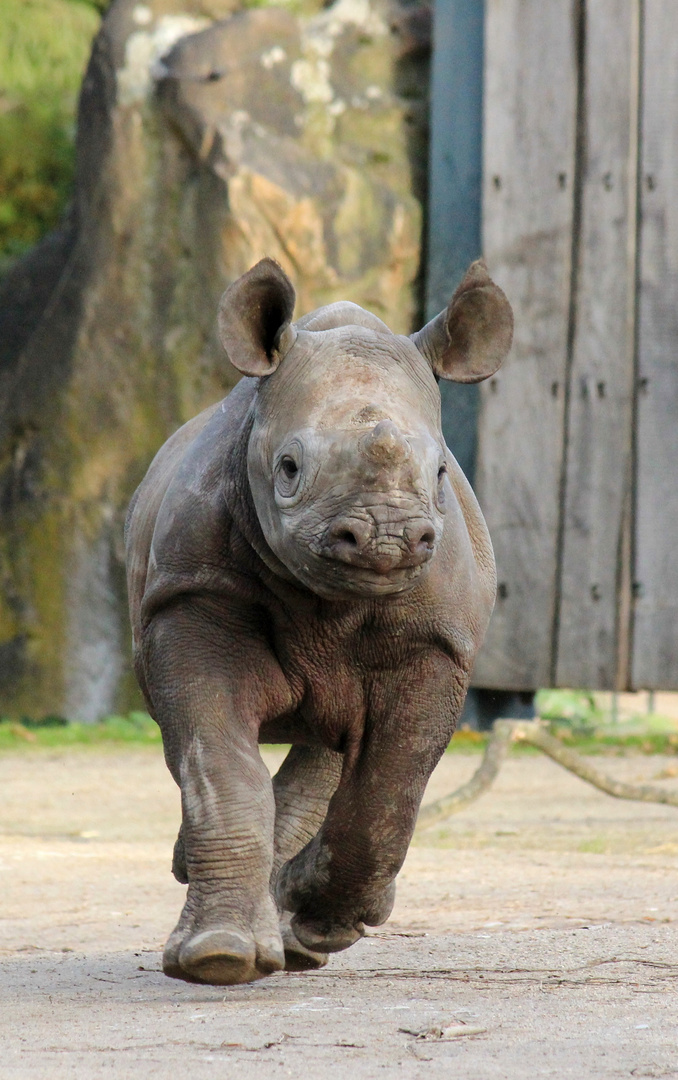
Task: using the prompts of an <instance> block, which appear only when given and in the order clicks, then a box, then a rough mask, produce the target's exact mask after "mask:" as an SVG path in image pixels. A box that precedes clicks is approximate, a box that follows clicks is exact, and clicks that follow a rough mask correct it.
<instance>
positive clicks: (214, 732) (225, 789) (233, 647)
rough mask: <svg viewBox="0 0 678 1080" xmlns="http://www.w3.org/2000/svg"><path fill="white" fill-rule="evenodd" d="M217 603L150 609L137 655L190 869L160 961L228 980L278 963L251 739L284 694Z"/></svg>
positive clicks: (184, 973)
mask: <svg viewBox="0 0 678 1080" xmlns="http://www.w3.org/2000/svg"><path fill="white" fill-rule="evenodd" d="M216 614H217V613H216V612H215V611H213V610H210V606H209V604H208V603H207V602H195V601H194V602H191V603H185V604H181V605H177V606H176V607H174V608H172V609H170V610H168V611H166V612H162V613H160V614H159V615H157V616H156V617H155V618H154V620H153V621H152V623H151V625H150V627H149V628H148V630H147V632H146V634H145V638H144V666H145V670H146V674H147V681H148V689H149V696H150V698H151V701H152V704H153V710H154V715H155V717H156V719H157V720H158V723H159V724H160V727H161V730H162V734H163V743H164V748H165V758H166V760H167V764H168V766H169V768H170V771H171V772H172V775H173V776H174V778H175V780H176V781H177V783H178V784H179V786H180V788H181V802H182V818H183V822H182V830H181V839H182V841H183V849H184V865H183V866H182V867H181V870H183V871H184V872H185V876H186V877H187V879H188V892H187V896H186V903H185V905H184V909H183V911H182V913H181V917H180V919H179V922H178V924H177V926H176V928H175V930H174V931H173V933H172V934H171V935H170V938H169V940H168V942H167V945H166V947H165V952H164V956H163V968H164V970H165V972H166V973H167V974H168V975H171V976H173V977H174V978H179V979H186V980H188V981H198V982H208V983H217V984H230V983H241V982H249V981H252V980H253V979H257V978H261V977H262V976H264V975H268V974H270V973H271V972H273V971H278V970H280V969H281V968H282V967H283V966H284V954H283V947H282V940H281V936H280V930H279V926H278V911H277V909H276V905H275V903H274V901H273V898H272V896H271V891H270V876H271V870H272V866H273V834H274V822H275V802H274V798H273V787H272V784H271V779H270V777H269V774H268V770H267V769H266V766H265V765H264V763H263V761H262V759H261V756H260V754H259V748H258V743H257V738H258V730H259V724H260V721H261V719H262V718H264V717H265V716H267V715H268V714H269V712H270V711H273V712H275V711H276V708H280V705H281V704H284V703H282V702H278V701H277V700H276V695H283V696H284V680H283V679H282V675H281V673H280V672H279V670H276V664H275V661H274V659H273V658H272V657H271V656H270V654H268V652H267V650H266V647H265V645H264V644H263V643H258V642H257V638H256V634H255V633H254V632H253V631H252V628H251V627H250V628H248V627H240V628H239V634H238V636H237V639H236V641H235V643H234V642H233V641H232V640H231V639H230V638H229V637H228V636H227V635H226V634H225V633H224V631H223V627H221V626H219V624H218V622H216V619H215V616H216ZM180 846H181V845H180ZM178 861H181V859H180V853H179V859H178Z"/></svg>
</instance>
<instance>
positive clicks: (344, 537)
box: [337, 529, 358, 547]
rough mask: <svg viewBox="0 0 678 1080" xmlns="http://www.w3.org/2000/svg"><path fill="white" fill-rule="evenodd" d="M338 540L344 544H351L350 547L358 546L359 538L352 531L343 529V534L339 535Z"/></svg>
mask: <svg viewBox="0 0 678 1080" xmlns="http://www.w3.org/2000/svg"><path fill="white" fill-rule="evenodd" d="M337 540H339V541H341V542H342V543H344V544H349V545H350V547H357V546H358V540H357V537H356V536H355V534H354V533H352V532H351V530H350V529H342V530H341V532H339V533H337Z"/></svg>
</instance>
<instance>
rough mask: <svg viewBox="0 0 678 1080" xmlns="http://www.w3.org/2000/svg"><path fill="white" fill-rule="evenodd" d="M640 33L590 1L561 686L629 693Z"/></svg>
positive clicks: (606, 0)
mask: <svg viewBox="0 0 678 1080" xmlns="http://www.w3.org/2000/svg"><path fill="white" fill-rule="evenodd" d="M638 37H639V2H638V0H596V2H595V3H590V4H588V5H587V13H586V27H585V38H584V42H585V44H584V50H583V54H584V83H583V86H584V91H583V107H584V115H585V125H584V137H583V145H582V146H581V147H580V152H581V153H582V155H583V157H582V163H581V168H582V177H581V212H580V230H579V237H578V240H577V253H578V259H577V264H578V268H577V274H576V277H575V282H576V286H575V288H576V292H575V303H574V309H573V310H574V315H575V319H576V322H575V332H574V339H573V348H572V360H571V370H570V379H569V389H568V408H567V409H566V417H567V434H566V473H565V484H564V490H563V496H564V497H563V520H562V522H561V528H562V529H563V535H562V565H561V577H560V587H559V595H558V596H557V610H556V648H557V669H556V679H555V682H556V685H559V686H586V687H591V688H597V689H613V688H615V687H619V688H620V689H623V688H625V687H626V684H627V682H628V641H629V636H628V634H629V627H628V622H629V614H630V612H629V605H628V603H627V602H625V601H627V600H628V589H629V585H630V554H631V545H630V543H628V542H627V536H628V532H629V529H630V524H631V506H632V475H633V470H632V452H633V447H632V428H633V393H634V381H635V380H634V345H635V339H634V310H635V284H636V283H635V272H636V251H635V237H636V175H637V142H638V140H637V129H638V116H637V110H638V75H639V72H638ZM622 562H623V563H624V565H622Z"/></svg>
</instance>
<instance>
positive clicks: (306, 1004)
mask: <svg viewBox="0 0 678 1080" xmlns="http://www.w3.org/2000/svg"><path fill="white" fill-rule="evenodd" d="M266 757H267V762H268V764H269V766H270V767H271V768H272V769H274V768H275V767H276V766H277V761H278V760H279V756H278V757H276V755H275V754H274V753H272V752H269V753H268V754H267V755H266ZM479 760H480V759H479V757H478V756H474V755H468V756H466V755H446V756H445V758H444V760H443V762H442V763H441V765H440V766H439V769H438V770H437V772H436V774H435V775H434V777H433V779H432V781H431V785H430V787H429V791H428V793H427V798H435V797H437V796H439V795H441V794H444V793H446V792H447V791H449V790H451V789H453V788H454V787H456V786H458V784H460V783H462V782H463V781H464V780H465V779H466V778H467V777H468V776H469V775H470V774H471V772H472V771H473V770H474V769H475V768H476V766H477V765H478V763H479ZM677 764H678V759H676V758H675V757H674V758H659V757H642V756H637V757H636V756H633V757H626V758H623V759H620V758H611V759H607V760H606V762H605V765H606V768H607V769H608V771H610V772H613V773H614V774H616V775H619V776H620V777H622V776H623V777H624V778H626V779H637V780H640V779H641V778H642V779H649V778H657V777H659V779H658V780H657V782H658V783H664V784H666V785H667V786H674V787H675V786H678V778H676V775H675V774H676V765H677ZM0 792H1V793H2V794H1V798H0V881H1V882H2V908H1V914H2V919H1V920H0V957H1V962H0V1047H1V1048H2V1050H1V1055H0V1077H2V1078H3V1080H4V1078H7V1080H10V1078H11V1080H14V1078H19V1077H21V1078H31V1080H32V1078H38V1077H40V1078H43V1077H44V1078H45V1080H47V1078H49V1080H61V1078H66V1077H68V1078H69V1080H70V1078H73V1077H75V1078H78V1080H81V1078H82V1080H98V1078H99V1077H111V1078H113V1080H122V1078H127V1077H129V1078H136V1077H142V1076H143V1077H144V1078H147V1077H148V1078H150V1077H158V1078H167V1077H170V1076H177V1077H183V1076H187V1075H190V1076H191V1077H192V1080H203V1078H206V1077H231V1076H233V1077H238V1078H241V1077H242V1078H243V1080H249V1078H250V1077H251V1078H253V1080H254V1078H255V1080H263V1078H268V1077H273V1078H275V1077H286V1076H293V1077H298V1076H304V1075H307V1076H309V1077H310V1076H312V1077H313V1078H316V1077H317V1078H320V1080H322V1078H325V1077H328V1078H329V1077H332V1078H335V1077H339V1078H342V1077H350V1078H351V1080H363V1078H382V1077H383V1078H387V1080H388V1078H391V1077H393V1078H396V1077H398V1078H400V1077H405V1078H410V1077H412V1078H420V1077H421V1078H424V1077H426V1078H428V1077H432V1078H435V1077H441V1078H442V1077H448V1076H454V1077H460V1078H463V1080H494V1078H495V1077H496V1078H498V1080H499V1078H501V1080H523V1078H525V1077H528V1076H529V1077H558V1078H562V1077H573V1078H574V1077H576V1078H577V1080H583V1078H592V1080H593V1078H595V1080H604V1078H608V1077H677V1078H678V811H676V810H675V809H674V808H671V807H661V806H658V805H644V804H639V803H630V802H620V801H617V800H614V799H611V798H610V797H608V796H606V795H603V794H602V793H600V792H597V791H595V790H594V789H592V788H590V787H588V786H587V785H585V784H584V783H583V782H582V781H580V780H578V779H577V778H575V777H573V776H571V775H570V774H568V773H566V772H564V771H563V770H562V769H560V768H559V766H557V765H555V764H554V763H553V762H551V761H549V760H547V759H546V758H543V757H540V756H521V757H512V758H511V759H510V760H509V761H508V762H507V763H506V765H505V766H504V769H503V770H502V772H501V774H500V776H499V778H498V780H497V782H496V784H495V787H494V788H493V789H492V791H491V792H490V793H489V794H487V795H486V796H484V798H483V799H481V800H480V801H479V802H477V803H476V804H474V805H473V806H471V807H469V808H467V809H466V810H465V811H464V812H463V813H461V814H459V815H457V816H456V817H454V818H452V819H451V820H450V821H449V823H447V824H446V825H445V826H444V827H436V828H434V829H431V830H429V831H428V832H425V833H422V834H419V835H418V836H417V837H416V838H415V842H414V845H413V847H412V849H411V851H410V854H409V856H408V859H407V862H406V864H405V867H404V868H403V871H402V874H401V876H400V880H399V889H398V899H397V902H396V907H395V910H394V913H393V917H392V919H391V920H390V921H389V923H387V924H386V926H384V927H382V928H380V929H379V930H377V931H371V932H370V934H369V937H368V938H366V939H365V940H364V941H362V942H359V943H358V944H357V945H356V946H354V947H353V948H352V949H350V950H349V951H348V952H346V953H343V954H341V955H338V956H335V957H333V958H331V960H330V963H329V965H328V967H327V968H325V969H324V970H322V971H320V972H318V973H305V974H300V975H295V974H282V975H277V976H274V977H273V978H270V979H267V980H264V981H262V982H259V983H256V984H254V985H252V986H246V987H232V988H225V987H201V986H193V985H188V984H184V983H180V982H175V981H172V980H170V979H167V978H166V977H165V976H164V975H163V974H162V973H161V971H160V950H161V947H162V944H163V942H164V939H165V937H166V935H167V934H168V932H169V931H170V929H171V928H172V926H173V925H174V922H175V920H176V917H177V915H178V913H179V910H180V907H181V903H182V896H183V892H184V889H183V887H182V886H180V885H178V884H177V883H176V882H175V881H174V879H173V878H172V877H171V875H170V872H169V866H170V858H171V849H172V843H173V841H174V836H175V833H176V828H177V824H178V818H179V802H178V795H177V791H176V790H175V788H174V785H173V783H172V781H171V779H170V777H169V775H168V774H167V772H166V770H165V766H164V764H163V761H162V758H161V755H160V753H159V752H158V751H157V750H153V749H150V748H149V749H145V748H143V749H129V750H101V749H97V750H91V749H87V748H82V749H75V750H68V751H40V750H36V749H35V748H32V749H31V750H29V751H26V752H20V753H19V752H18V753H14V752H12V753H7V754H5V755H4V756H2V757H0ZM441 1031H442V1032H443V1034H442V1037H441V1036H440V1032H441Z"/></svg>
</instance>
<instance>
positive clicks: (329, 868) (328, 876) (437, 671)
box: [276, 654, 467, 952]
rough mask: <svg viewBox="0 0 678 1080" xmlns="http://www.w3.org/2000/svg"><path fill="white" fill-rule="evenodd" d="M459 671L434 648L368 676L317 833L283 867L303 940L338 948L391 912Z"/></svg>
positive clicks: (280, 891) (451, 711) (455, 699)
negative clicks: (369, 703) (351, 739)
mask: <svg viewBox="0 0 678 1080" xmlns="http://www.w3.org/2000/svg"><path fill="white" fill-rule="evenodd" d="M466 684H467V677H466V675H465V674H464V673H463V672H461V671H460V670H459V669H458V668H457V667H455V666H454V665H452V663H451V662H450V661H449V660H448V659H447V658H446V657H443V656H442V654H437V655H434V656H429V657H427V658H425V659H422V660H421V661H420V662H419V663H418V664H416V665H415V664H411V665H409V666H408V668H407V670H405V671H403V672H402V673H401V675H400V676H399V677H392V678H391V679H388V680H384V682H383V684H382V685H380V686H379V685H377V686H375V688H374V690H373V694H372V696H373V698H374V699H375V700H376V701H381V702H382V703H383V705H382V708H380V709H379V711H378V712H375V713H374V714H373V715H372V716H371V717H368V721H367V725H366V730H365V732H364V734H363V738H362V740H361V744H360V747H359V748H356V749H354V750H352V749H351V748H350V747H349V748H348V749H347V764H346V767H345V768H344V772H343V775H342V778H341V782H340V784H339V786H338V788H337V790H336V792H335V794H334V795H333V797H332V799H331V801H330V805H329V809H328V813H327V817H326V819H325V822H324V824H323V826H322V828H321V829H320V831H319V832H318V833H317V835H316V836H315V837H314V838H313V839H312V840H311V841H310V842H309V843H308V844H307V845H306V846H305V847H304V848H303V850H302V851H300V852H299V854H298V855H296V856H295V857H294V858H293V859H291V860H290V861H289V862H288V863H286V864H285V866H284V867H283V868H282V870H281V871H280V873H279V875H278V879H277V889H276V891H277V898H278V903H279V905H280V906H282V907H283V908H285V909H287V910H290V911H293V912H294V913H295V914H294V917H293V918H292V921H291V926H292V929H293V931H294V933H295V935H296V936H297V938H298V939H299V940H300V941H301V942H302V944H303V945H305V946H306V948H308V949H311V950H313V951H317V952H336V951H338V950H341V949H346V948H348V947H349V946H350V945H352V944H353V943H354V942H355V941H357V940H358V938H360V937H361V936H362V935H363V933H364V927H365V924H367V925H368V926H378V925H380V924H381V923H383V922H385V921H386V919H387V918H388V916H389V915H390V913H391V909H392V907H393V901H394V899H395V878H396V875H397V874H398V871H399V870H400V868H401V866H402V864H403V862H404V859H405V855H406V854H407V848H408V846H409V842H410V839H411V837H412V833H413V831H414V826H415V824H416V819H417V812H418V809H419V805H420V803H421V799H422V796H423V794H424V789H425V787H426V783H427V781H428V778H429V776H430V774H431V772H432V771H433V769H434V768H435V765H436V764H437V762H438V760H439V758H440V756H441V754H442V753H443V751H444V749H445V747H446V745H447V743H448V742H449V739H450V738H451V735H452V733H453V731H454V725H455V722H456V719H457V716H458V714H459V712H460V711H461V706H462V704H463V699H464V694H465V691H466Z"/></svg>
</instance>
